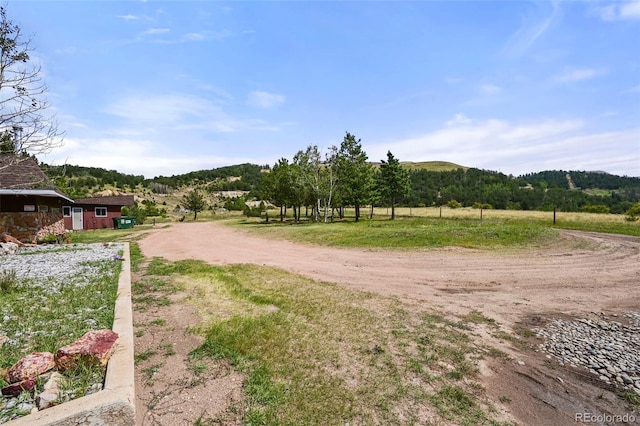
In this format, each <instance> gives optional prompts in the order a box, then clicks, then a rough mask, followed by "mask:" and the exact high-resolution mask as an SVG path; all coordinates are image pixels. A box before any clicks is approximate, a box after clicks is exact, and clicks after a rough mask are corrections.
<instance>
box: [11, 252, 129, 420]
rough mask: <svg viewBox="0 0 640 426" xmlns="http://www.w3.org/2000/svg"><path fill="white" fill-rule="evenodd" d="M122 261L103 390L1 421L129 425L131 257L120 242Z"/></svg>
mask: <svg viewBox="0 0 640 426" xmlns="http://www.w3.org/2000/svg"><path fill="white" fill-rule="evenodd" d="M124 244H125V247H124V255H123V257H124V260H123V264H122V271H121V272H120V279H119V281H118V295H117V298H116V304H115V313H114V320H113V331H115V332H116V333H118V335H119V337H118V340H117V341H116V347H115V349H114V351H113V355H111V358H110V359H109V364H108V366H107V374H106V377H105V384H104V389H103V390H102V391H100V392H97V393H94V394H91V395H87V396H85V397H82V398H78V399H74V400H72V401H69V402H65V403H64V404H61V405H58V406H55V407H51V408H48V409H46V410H43V411H38V412H37V413H34V414H30V415H28V416H24V417H20V418H18V419H15V420H12V421H10V422H7V423H5V425H7V426H22V425H25V426H26V425H28V426H44V425H56V426H58V425H59V426H62V425H70V424H71V425H109V426H111V425H114V426H120V425H133V424H134V423H135V387H134V366H133V312H132V305H131V257H130V254H129V243H124Z"/></svg>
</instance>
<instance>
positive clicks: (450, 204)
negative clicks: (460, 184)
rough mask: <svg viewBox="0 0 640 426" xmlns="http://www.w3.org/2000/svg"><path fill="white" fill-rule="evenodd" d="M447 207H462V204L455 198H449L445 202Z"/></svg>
mask: <svg viewBox="0 0 640 426" xmlns="http://www.w3.org/2000/svg"><path fill="white" fill-rule="evenodd" d="M447 207H449V208H450V209H459V208H460V207H462V204H460V203H459V202H458V201H456V200H451V201H449V202H448V203H447Z"/></svg>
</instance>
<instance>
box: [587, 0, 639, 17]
mask: <svg viewBox="0 0 640 426" xmlns="http://www.w3.org/2000/svg"><path fill="white" fill-rule="evenodd" d="M595 11H596V13H597V14H598V15H599V16H600V18H601V19H602V20H603V21H609V22H611V21H619V20H624V19H640V0H629V1H622V2H617V3H614V4H609V5H607V6H603V7H600V8H596V9H595Z"/></svg>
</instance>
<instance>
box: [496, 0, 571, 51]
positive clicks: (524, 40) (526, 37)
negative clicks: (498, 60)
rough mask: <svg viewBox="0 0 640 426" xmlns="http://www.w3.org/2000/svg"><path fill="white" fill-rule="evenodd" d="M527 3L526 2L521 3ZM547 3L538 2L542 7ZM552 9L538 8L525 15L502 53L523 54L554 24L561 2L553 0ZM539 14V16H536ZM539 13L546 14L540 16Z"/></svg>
mask: <svg viewBox="0 0 640 426" xmlns="http://www.w3.org/2000/svg"><path fill="white" fill-rule="evenodd" d="M521 4H525V5H526V3H521ZM545 4H546V3H536V5H537V6H539V7H542V6H543V5H545ZM550 5H551V11H547V10H538V11H535V12H534V13H532V14H530V15H529V16H523V17H522V19H521V21H522V22H521V24H520V27H519V28H518V29H517V30H516V32H515V33H513V34H512V35H511V37H509V40H508V41H507V43H506V44H505V45H504V46H503V48H502V50H501V51H500V53H501V54H502V55H506V56H514V57H519V56H522V55H523V54H524V53H525V52H526V51H527V50H528V49H529V48H530V47H531V46H532V45H533V44H534V43H535V42H536V41H537V40H538V39H539V38H540V37H542V36H543V34H544V33H545V32H546V31H547V30H548V29H549V28H550V27H551V26H552V24H553V23H554V22H555V20H556V19H557V18H558V17H559V11H560V9H559V4H558V1H557V0H554V1H551V2H550ZM536 15H538V16H536ZM539 15H545V16H543V17H540V16H539Z"/></svg>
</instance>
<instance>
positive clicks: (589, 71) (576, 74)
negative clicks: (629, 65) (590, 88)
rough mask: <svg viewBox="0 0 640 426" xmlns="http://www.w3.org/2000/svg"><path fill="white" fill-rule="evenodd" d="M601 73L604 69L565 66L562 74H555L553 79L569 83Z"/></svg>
mask: <svg viewBox="0 0 640 426" xmlns="http://www.w3.org/2000/svg"><path fill="white" fill-rule="evenodd" d="M603 74H605V71H603V70H597V69H593V68H567V69H565V70H564V72H562V74H559V75H557V76H556V77H555V80H556V81H558V82H560V83H571V82H576V81H583V80H589V79H592V78H594V77H597V76H600V75H603Z"/></svg>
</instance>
